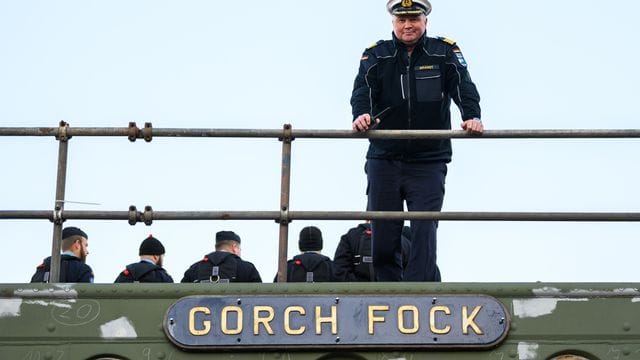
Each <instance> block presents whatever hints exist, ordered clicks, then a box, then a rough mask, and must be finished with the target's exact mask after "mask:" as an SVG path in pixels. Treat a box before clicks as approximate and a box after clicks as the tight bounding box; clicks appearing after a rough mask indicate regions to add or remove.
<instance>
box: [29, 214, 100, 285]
mask: <svg viewBox="0 0 640 360" xmlns="http://www.w3.org/2000/svg"><path fill="white" fill-rule="evenodd" d="M88 239H89V236H88V235H87V234H86V233H85V232H84V231H82V230H80V229H79V228H77V227H73V226H70V227H66V228H64V230H62V250H63V251H64V252H63V253H62V255H61V257H60V282H61V283H92V282H93V270H91V267H90V266H89V265H87V264H86V263H85V260H86V258H87V255H89V250H88V246H89V245H88ZM50 271H51V256H49V257H47V258H45V259H44V260H43V261H42V264H40V265H38V266H37V267H36V272H35V274H33V276H32V277H31V282H32V283H41V282H44V283H48V282H49V274H50Z"/></svg>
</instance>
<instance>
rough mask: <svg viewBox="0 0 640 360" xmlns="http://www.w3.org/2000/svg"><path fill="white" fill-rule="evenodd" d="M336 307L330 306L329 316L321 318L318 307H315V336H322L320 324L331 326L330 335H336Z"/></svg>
mask: <svg viewBox="0 0 640 360" xmlns="http://www.w3.org/2000/svg"><path fill="white" fill-rule="evenodd" d="M337 309H338V308H337V307H336V306H335V305H332V306H331V316H329V317H322V316H321V314H320V306H316V334H317V335H320V334H322V323H330V324H331V333H332V334H334V335H335V334H337V333H338V314H337Z"/></svg>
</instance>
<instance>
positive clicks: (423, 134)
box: [0, 127, 640, 139]
mask: <svg viewBox="0 0 640 360" xmlns="http://www.w3.org/2000/svg"><path fill="white" fill-rule="evenodd" d="M59 131H60V130H59V128H57V127H0V136H59ZM149 134H150V136H151V135H152V136H153V137H185V138H186V137H189V138H198V137H200V138H203V137H229V138H281V137H283V130H282V129H177V128H152V129H151V130H149ZM290 134H291V136H292V137H294V138H316V139H360V138H369V139H522V138H532V139H559V138H574V139H576V138H577V139H588V138H592V139H598V138H640V129H602V130H588V129H575V130H486V131H485V132H484V133H483V134H482V135H472V134H469V133H467V132H466V131H463V130H370V131H368V132H364V133H360V132H355V131H352V130H308V129H306V130H305V129H301V130H296V129H292V130H291V133H290ZM65 135H66V136H105V137H107V136H113V137H118V136H124V137H129V136H131V131H130V128H127V127H121V128H117V127H95V128H92V127H77V128H74V127H68V128H66V129H65ZM139 137H140V138H142V136H139Z"/></svg>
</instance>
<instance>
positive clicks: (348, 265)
mask: <svg viewBox="0 0 640 360" xmlns="http://www.w3.org/2000/svg"><path fill="white" fill-rule="evenodd" d="M410 238H411V230H410V228H409V227H408V226H405V227H404V228H403V229H402V267H403V268H404V267H406V266H407V262H408V261H409V255H410V252H411V240H410ZM333 265H334V271H335V277H336V280H337V281H375V277H374V274H373V259H372V257H371V224H368V223H363V224H360V225H358V226H357V227H354V228H351V229H349V231H347V233H346V234H344V235H342V237H341V238H340V242H339V243H338V247H337V248H336V253H335V255H334V257H333Z"/></svg>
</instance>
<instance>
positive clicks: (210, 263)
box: [180, 251, 262, 283]
mask: <svg viewBox="0 0 640 360" xmlns="http://www.w3.org/2000/svg"><path fill="white" fill-rule="evenodd" d="M214 272H215V273H214ZM180 282H183V283H188V282H262V279H261V278H260V274H259V273H258V270H257V269H256V267H255V266H254V265H253V264H252V263H250V262H248V261H244V260H242V259H241V258H240V257H239V256H237V255H235V254H232V253H229V252H225V251H214V252H212V253H210V254H207V255H206V256H205V257H204V258H203V259H202V260H200V261H198V262H196V263H195V264H193V265H191V267H189V269H187V271H185V272H184V277H183V278H182V280H181V281H180Z"/></svg>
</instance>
